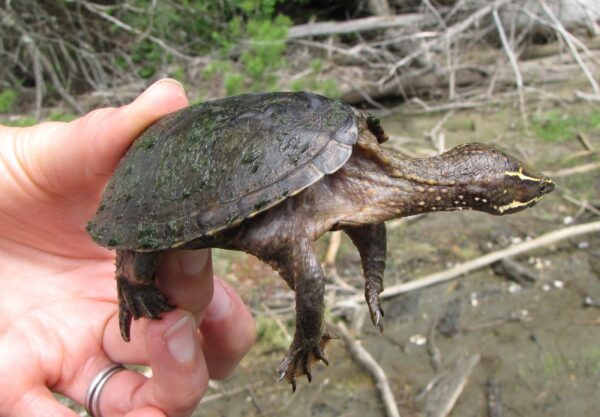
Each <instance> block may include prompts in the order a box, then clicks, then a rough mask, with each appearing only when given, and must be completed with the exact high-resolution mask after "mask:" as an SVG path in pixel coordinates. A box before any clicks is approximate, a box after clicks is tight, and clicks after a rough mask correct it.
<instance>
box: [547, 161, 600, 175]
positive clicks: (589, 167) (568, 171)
mask: <svg viewBox="0 0 600 417" xmlns="http://www.w3.org/2000/svg"><path fill="white" fill-rule="evenodd" d="M599 168H600V162H590V163H589V164H583V165H579V166H576V167H573V168H565V169H561V170H558V171H552V172H547V174H548V176H550V177H552V178H561V177H568V176H569V175H573V174H582V173H584V172H588V171H594V170H596V169H599Z"/></svg>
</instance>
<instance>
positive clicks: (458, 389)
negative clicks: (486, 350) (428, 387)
mask: <svg viewBox="0 0 600 417" xmlns="http://www.w3.org/2000/svg"><path fill="white" fill-rule="evenodd" d="M480 359H481V355H480V354H479V353H476V354H474V355H471V356H469V357H466V358H465V357H461V358H460V359H459V360H457V361H456V365H455V366H454V369H453V370H452V371H451V372H450V373H448V374H447V375H445V376H444V377H443V378H442V379H441V380H440V381H439V382H438V384H437V385H436V386H435V387H434V388H433V390H432V391H431V393H430V394H429V395H428V396H427V402H426V403H425V407H424V411H425V415H426V416H427V417H446V416H448V415H449V414H450V413H451V412H452V409H453V408H454V405H455V404H456V401H458V398H459V397H460V395H461V394H462V392H463V390H464V389H465V386H466V385H467V382H468V380H469V377H470V376H471V373H472V372H473V369H475V366H477V364H478V363H479V360H480Z"/></svg>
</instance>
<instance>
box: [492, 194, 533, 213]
mask: <svg viewBox="0 0 600 417" xmlns="http://www.w3.org/2000/svg"><path fill="white" fill-rule="evenodd" d="M542 197H543V196H540V197H536V198H532V199H531V200H529V201H525V202H524V203H523V202H521V201H516V200H515V201H513V202H512V203H509V204H506V205H504V206H500V207H498V208H497V210H498V212H499V213H500V214H502V213H504V212H505V211H507V210H511V209H514V208H518V207H526V206H528V205H530V204H533V203H537V202H538V201H540V200H541V199H542Z"/></svg>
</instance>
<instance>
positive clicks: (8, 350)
mask: <svg viewBox="0 0 600 417" xmlns="http://www.w3.org/2000/svg"><path fill="white" fill-rule="evenodd" d="M185 105H187V99H186V98H185V94H184V92H183V91H182V89H181V87H180V86H179V85H178V84H176V83H174V82H172V81H168V80H163V81H161V82H158V83H156V84H154V85H153V86H152V87H150V88H149V89H148V90H146V91H145V92H144V93H143V94H142V95H141V96H140V97H138V99H136V100H135V101H134V102H133V103H132V104H130V105H127V106H123V107H120V108H105V109H100V110H96V111H93V112H91V113H89V114H88V115H86V116H84V117H82V118H80V119H77V120H75V121H73V122H70V123H59V122H51V123H42V124H39V125H37V126H34V127H31V128H22V129H19V128H7V127H4V126H1V125H0V195H1V196H2V198H1V199H0V282H1V283H2V291H1V296H0V415H2V416H32V417H36V416H44V417H45V416H50V415H51V416H73V417H74V416H76V415H77V414H76V413H74V412H72V411H70V410H69V409H67V408H66V407H64V406H63V405H61V404H59V403H58V402H57V401H56V399H55V398H54V397H53V396H52V393H51V391H54V392H58V393H61V394H63V395H66V396H68V397H70V398H72V399H73V400H74V401H76V402H78V403H80V404H83V403H84V399H85V394H86V391H87V389H88V387H89V386H90V383H91V381H92V379H93V378H94V376H95V375H97V374H98V372H99V371H100V370H102V369H104V368H106V367H107V366H110V365H111V364H113V363H125V364H144V365H149V366H151V368H152V371H153V376H152V377H151V378H149V379H147V378H145V377H144V376H142V375H141V374H139V373H137V372H134V371H133V370H126V371H122V372H119V373H117V374H114V376H112V377H111V378H110V380H109V381H108V382H107V384H106V386H105V388H104V390H103V392H102V396H101V397H100V411H101V414H102V416H103V417H110V416H123V415H127V416H132V417H134V416H142V415H143V416H152V417H154V416H166V415H168V416H171V417H173V416H189V415H191V413H192V411H193V410H194V408H195V407H196V405H197V403H198V401H199V400H200V398H201V397H202V395H203V394H204V392H205V391H206V389H207V385H208V379H209V378H214V379H219V378H224V377H226V376H227V375H228V374H229V373H230V372H231V371H232V369H233V368H234V367H235V366H236V365H237V363H238V361H239V360H240V359H241V357H242V356H243V355H244V354H245V353H246V352H247V351H248V349H249V348H250V346H251V345H252V343H253V340H254V322H253V320H252V317H251V315H250V313H249V311H248V310H247V308H246V307H245V306H244V304H243V303H242V301H241V300H240V299H239V297H238V296H237V295H236V294H235V292H234V291H233V290H232V289H231V288H230V287H228V286H227V284H225V283H224V282H223V281H221V280H219V279H218V278H215V279H214V281H213V275H212V265H211V262H210V254H209V252H208V251H194V252H188V251H178V252H172V253H168V254H167V255H165V256H163V258H162V259H161V263H160V266H159V269H158V272H157V279H158V282H159V286H160V287H161V290H162V291H163V292H164V293H165V295H167V297H168V299H169V301H170V302H171V303H173V304H176V305H178V306H179V307H180V308H178V309H176V310H174V311H171V312H169V313H166V314H164V315H163V318H162V319H161V320H157V321H154V320H152V321H148V320H138V321H136V322H134V324H133V326H132V341H131V342H129V343H126V342H124V341H123V340H122V339H121V337H120V334H119V326H118V318H117V299H116V290H115V282H114V279H113V276H114V253H113V252H111V251H108V250H106V249H103V248H101V247H99V246H97V245H95V244H94V243H93V242H92V240H91V239H90V238H89V236H88V235H87V234H86V232H85V230H84V229H85V225H86V222H87V221H88V220H89V219H90V218H91V217H92V216H93V214H94V212H95V209H96V206H97V204H98V201H99V198H100V195H101V192H102V189H103V187H104V185H105V184H106V182H107V180H108V178H109V177H110V175H111V173H112V171H113V170H114V168H115V167H116V165H117V163H118V161H119V160H120V158H121V156H122V155H123V154H124V153H125V151H126V150H127V148H128V147H129V145H130V144H131V142H132V141H133V140H134V139H135V138H136V137H137V136H138V135H139V134H140V133H141V132H142V131H143V129H144V128H145V127H147V126H148V125H149V124H151V123H152V122H153V121H155V120H157V119H158V118H160V117H161V116H163V115H165V114H167V113H169V112H172V111H174V110H177V109H179V108H181V107H184V106H185ZM213 287H214V291H213ZM96 417H98V416H96Z"/></svg>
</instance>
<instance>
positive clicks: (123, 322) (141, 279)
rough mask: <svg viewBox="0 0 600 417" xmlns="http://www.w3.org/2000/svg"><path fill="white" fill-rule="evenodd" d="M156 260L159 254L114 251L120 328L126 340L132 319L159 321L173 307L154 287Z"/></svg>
mask: <svg viewBox="0 0 600 417" xmlns="http://www.w3.org/2000/svg"><path fill="white" fill-rule="evenodd" d="M158 258H159V253H158V252H134V251H127V250H118V251H117V273H116V275H117V293H118V297H119V328H120V330H121V337H122V338H123V340H125V341H129V339H130V328H131V320H132V319H136V320H137V319H139V318H140V317H146V318H150V319H159V318H160V315H161V314H162V313H164V312H167V311H171V310H173V309H174V308H175V306H173V305H171V304H169V302H168V301H167V299H166V297H165V296H164V295H163V294H162V293H161V292H160V290H159V289H158V287H157V286H156V283H155V280H154V276H155V272H156V267H157V265H158Z"/></svg>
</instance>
